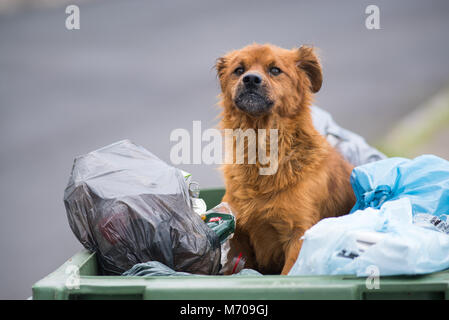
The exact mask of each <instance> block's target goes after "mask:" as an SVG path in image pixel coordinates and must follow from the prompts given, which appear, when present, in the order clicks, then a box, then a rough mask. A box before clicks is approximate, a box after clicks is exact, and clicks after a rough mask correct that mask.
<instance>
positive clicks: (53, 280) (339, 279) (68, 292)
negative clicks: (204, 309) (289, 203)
mask: <svg viewBox="0 0 449 320" xmlns="http://www.w3.org/2000/svg"><path fill="white" fill-rule="evenodd" d="M224 193H225V190H224V189H203V190H201V193H200V197H201V198H203V199H204V201H205V202H206V203H207V207H208V208H212V207H214V206H216V205H217V204H219V203H220V202H221V199H222V197H223V194H224ZM96 256H97V254H96V253H94V252H89V251H88V250H86V249H83V250H81V251H80V252H78V253H76V254H74V255H73V257H71V258H70V259H69V260H67V261H66V262H65V263H64V264H62V265H61V266H60V267H59V268H57V270H55V271H54V272H51V273H50V272H49V275H48V276H46V277H45V278H43V279H42V280H40V281H38V282H37V283H36V284H35V285H34V286H33V299H52V300H53V299H58V300H60V299H64V300H65V299H83V300H91V299H157V300H159V299H189V300H191V299H203V300H207V299H215V300H220V299H225V300H237V299H246V300H248V299H254V300H257V299H357V300H370V299H431V300H435V299H449V271H444V272H438V273H433V274H429V275H421V276H419V277H413V276H396V277H380V279H379V283H380V286H379V287H378V288H374V289H373V288H368V287H367V285H366V278H358V277H351V276H347V275H324V276H271V275H270V276H239V277H233V276H201V277H198V276H185V275H184V276H176V275H175V276H170V277H164V276H150V277H137V276H126V277H124V276H102V275H101V273H100V267H99V265H98V261H97V258H96ZM75 268H76V270H78V271H79V272H78V275H79V286H78V287H69V286H67V285H66V283H67V280H68V278H69V277H70V276H71V275H70V274H69V273H67V271H68V270H73V269H75ZM242 273H243V272H242ZM149 279H151V280H150V281H148V280H149Z"/></svg>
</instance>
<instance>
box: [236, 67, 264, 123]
mask: <svg viewBox="0 0 449 320" xmlns="http://www.w3.org/2000/svg"><path fill="white" fill-rule="evenodd" d="M234 103H235V105H236V106H237V108H239V109H240V110H242V111H243V112H246V113H248V114H250V115H253V116H258V115H263V114H265V113H267V112H268V111H270V109H271V107H272V106H273V101H271V100H270V99H269V98H268V96H267V89H266V86H265V85H264V84H263V80H262V77H261V76H260V75H259V74H257V73H247V74H245V75H244V76H243V78H242V80H241V82H240V84H239V86H238V88H237V92H236V95H235V99H234Z"/></svg>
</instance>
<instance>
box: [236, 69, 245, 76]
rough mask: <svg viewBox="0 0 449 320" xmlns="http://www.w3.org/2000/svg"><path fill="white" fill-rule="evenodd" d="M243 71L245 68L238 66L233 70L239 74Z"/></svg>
mask: <svg viewBox="0 0 449 320" xmlns="http://www.w3.org/2000/svg"><path fill="white" fill-rule="evenodd" d="M244 72H245V69H243V67H238V68H236V69H235V70H234V74H236V75H238V76H241V75H242V74H243V73H244Z"/></svg>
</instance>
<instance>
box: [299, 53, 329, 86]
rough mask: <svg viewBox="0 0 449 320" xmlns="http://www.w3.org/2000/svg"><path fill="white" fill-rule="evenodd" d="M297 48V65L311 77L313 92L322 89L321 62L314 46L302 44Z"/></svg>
mask: <svg viewBox="0 0 449 320" xmlns="http://www.w3.org/2000/svg"><path fill="white" fill-rule="evenodd" d="M296 50H297V56H296V59H297V60H296V66H297V67H298V68H300V69H302V70H304V71H305V72H306V74H307V76H308V77H309V79H310V89H311V90H312V92H313V93H315V92H318V91H320V89H321V85H322V83H323V73H322V70H321V64H320V61H319V60H318V57H317V55H316V53H315V50H314V48H313V47H309V46H301V47H300V48H299V49H296Z"/></svg>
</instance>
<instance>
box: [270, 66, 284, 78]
mask: <svg viewBox="0 0 449 320" xmlns="http://www.w3.org/2000/svg"><path fill="white" fill-rule="evenodd" d="M281 72H282V71H281V69H279V68H278V67H271V68H270V73H271V74H272V75H273V76H278V75H280V74H281Z"/></svg>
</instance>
